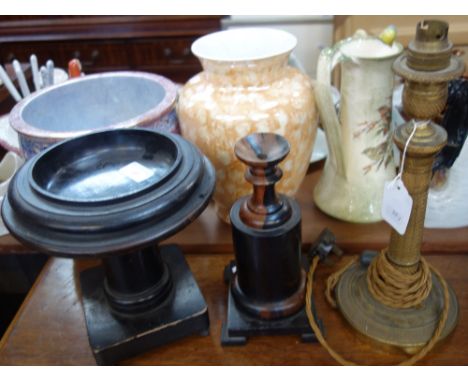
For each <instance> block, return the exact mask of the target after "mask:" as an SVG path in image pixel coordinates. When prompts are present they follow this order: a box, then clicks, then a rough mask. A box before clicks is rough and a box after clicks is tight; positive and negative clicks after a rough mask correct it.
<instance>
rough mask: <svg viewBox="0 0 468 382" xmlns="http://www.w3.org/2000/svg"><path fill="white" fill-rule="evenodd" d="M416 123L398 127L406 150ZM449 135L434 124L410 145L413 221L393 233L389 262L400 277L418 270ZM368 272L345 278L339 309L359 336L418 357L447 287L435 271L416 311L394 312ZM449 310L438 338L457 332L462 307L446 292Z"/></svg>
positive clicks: (360, 269) (407, 171)
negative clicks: (430, 196)
mask: <svg viewBox="0 0 468 382" xmlns="http://www.w3.org/2000/svg"><path fill="white" fill-rule="evenodd" d="M413 126H414V124H413V123H412V122H409V123H407V124H405V125H402V126H399V127H398V129H397V130H396V132H395V136H394V141H395V143H396V144H397V146H398V148H399V149H400V150H403V148H404V146H405V144H406V142H407V140H408V137H409V136H410V134H411V133H412V130H413V128H414V127H413ZM446 141H447V133H446V132H445V130H444V129H443V128H442V127H440V126H438V125H436V124H435V123H433V122H428V123H426V124H424V125H422V126H419V127H418V128H417V129H416V132H415V134H414V136H413V138H412V139H411V140H410V143H409V144H408V148H407V152H406V158H405V165H404V171H403V176H402V179H403V183H404V184H405V186H406V188H407V189H408V192H409V194H410V195H411V197H412V198H413V206H412V210H411V216H410V220H409V222H408V226H407V228H406V232H405V233H404V234H403V235H400V234H399V233H398V232H397V231H395V230H394V229H392V232H391V237H390V244H389V248H388V252H387V253H386V258H387V260H388V261H389V263H391V264H392V266H393V267H395V268H396V269H398V271H400V272H401V273H405V274H411V273H412V272H413V271H414V270H416V269H417V267H418V266H419V265H420V259H421V253H420V248H421V242H422V234H423V223H424V216H425V211H426V202H427V193H428V188H429V182H430V177H431V168H432V163H433V160H434V156H435V155H436V154H437V152H439V151H440V150H441V149H442V147H443V146H444V145H445V144H446ZM367 273H368V268H367V267H366V266H365V265H362V264H359V263H358V264H354V265H353V266H351V267H350V268H349V269H347V270H346V271H345V272H344V274H343V275H342V276H341V278H340V280H339V283H338V285H337V287H336V289H335V295H336V301H337V304H338V307H339V309H340V310H341V312H342V314H343V316H344V317H345V318H346V319H347V321H348V322H349V323H350V324H351V325H352V326H353V327H354V328H355V329H356V330H357V331H358V332H360V333H361V334H364V335H365V336H368V337H370V338H372V339H374V340H376V341H378V342H380V343H384V344H387V345H393V346H397V347H399V348H403V350H405V351H406V352H408V353H414V352H416V351H417V350H419V349H420V348H421V347H422V346H424V345H425V344H426V343H427V342H428V341H429V340H430V339H431V337H432V336H433V334H434V331H435V329H436V327H437V326H438V325H439V320H440V317H441V314H442V311H443V309H444V288H443V286H442V283H441V282H440V280H439V279H438V277H436V276H435V274H434V273H433V272H432V274H431V276H432V288H431V289H430V292H429V294H428V296H427V297H426V298H425V299H424V300H423V301H422V302H421V303H419V304H418V305H417V306H415V307H410V308H395V307H391V306H388V305H385V304H384V303H382V302H380V301H378V300H377V299H376V298H375V297H374V296H373V295H372V294H371V292H370V290H369V287H368V283H367ZM448 293H449V298H448V300H449V304H448V305H449V310H448V316H447V320H446V322H445V326H444V328H443V330H442V332H441V335H440V337H439V340H440V339H443V338H445V337H446V336H447V335H448V334H449V333H451V332H452V330H453V329H454V328H455V325H456V323H457V316H458V303H457V299H456V296H455V293H454V292H453V290H452V289H451V288H450V287H448Z"/></svg>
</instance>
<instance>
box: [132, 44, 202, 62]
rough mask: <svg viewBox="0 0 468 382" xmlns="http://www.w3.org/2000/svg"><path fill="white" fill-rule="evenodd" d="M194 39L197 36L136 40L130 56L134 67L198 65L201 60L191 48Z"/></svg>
mask: <svg viewBox="0 0 468 382" xmlns="http://www.w3.org/2000/svg"><path fill="white" fill-rule="evenodd" d="M193 41H195V37H192V38H189V37H187V38H167V39H154V40H134V41H133V42H132V44H131V48H130V52H131V55H130V57H131V59H132V63H133V66H134V67H147V66H158V67H164V66H166V67H174V66H176V67H177V66H187V65H189V66H193V65H195V66H198V65H199V61H198V59H197V58H196V57H195V56H194V55H193V54H192V51H191V50H190V47H191V46H192V43H193Z"/></svg>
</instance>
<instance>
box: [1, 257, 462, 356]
mask: <svg viewBox="0 0 468 382" xmlns="http://www.w3.org/2000/svg"><path fill="white" fill-rule="evenodd" d="M346 257H348V256H346ZM186 258H187V260H188V263H189V265H190V267H191V269H192V271H193V273H194V275H195V278H196V280H197V282H198V283H199V285H200V288H201V290H202V292H203V295H204V296H205V299H206V301H207V304H208V311H209V315H210V323H211V324H210V334H209V336H206V337H202V336H191V337H187V338H185V339H182V340H179V341H176V342H173V343H171V344H167V345H164V346H161V347H158V348H155V349H153V350H151V351H148V352H147V353H144V354H142V355H139V356H136V357H133V358H130V359H127V360H126V361H124V362H122V363H123V364H126V365H336V363H335V361H334V360H333V359H332V358H331V357H330V356H329V355H328V353H327V352H326V350H325V349H324V348H323V347H322V346H321V345H320V344H318V343H314V344H304V343H301V342H299V340H298V337H296V336H265V337H254V338H250V339H249V341H248V343H247V345H245V346H239V347H222V346H221V345H220V333H221V323H222V320H223V319H224V317H225V314H226V300H227V299H226V297H227V286H226V285H225V284H224V282H223V277H222V273H223V268H224V266H225V265H226V264H227V263H228V261H229V260H230V259H232V255H227V254H222V255H218V256H213V255H212V254H210V255H203V254H197V255H187V256H186ZM427 259H428V261H429V262H430V263H431V264H433V265H434V266H436V267H437V268H438V269H439V270H440V271H441V272H442V274H443V275H444V276H445V277H446V279H447V281H448V282H449V283H450V284H451V285H452V287H453V288H454V290H455V292H456V294H457V296H458V301H459V305H460V316H459V322H458V326H457V327H456V329H455V331H454V332H453V333H452V334H451V335H450V336H449V337H448V338H447V339H446V340H445V341H444V342H442V343H440V344H438V345H437V346H436V348H435V349H433V351H432V352H431V353H430V354H429V355H428V356H426V358H425V359H424V360H423V361H421V362H420V363H419V364H421V365H468V349H467V348H466V344H467V343H468V277H467V276H466V271H465V270H466V269H467V267H468V256H466V255H453V254H452V255H450V254H444V255H429V256H427ZM347 260H348V259H347V258H345V259H343V260H341V261H337V263H336V264H334V265H332V266H330V265H325V264H321V265H320V266H319V269H318V271H317V278H316V279H317V282H316V291H315V299H316V305H317V311H318V314H319V316H320V317H321V318H322V319H323V321H324V324H325V327H326V332H327V338H328V341H329V342H330V344H331V345H332V346H333V347H334V348H335V349H336V350H337V351H338V352H340V353H341V354H342V355H343V356H345V357H346V358H349V359H351V360H354V361H356V362H359V363H362V362H364V363H366V364H393V363H397V362H400V361H402V360H403V359H404V355H403V354H401V353H399V352H397V351H389V349H383V348H382V347H380V346H379V345H377V344H375V343H372V342H370V341H368V340H364V339H363V338H362V337H360V336H358V335H357V334H356V333H355V332H354V331H353V330H352V329H351V328H350V326H349V325H348V324H347V323H346V322H345V321H344V319H343V318H342V317H341V316H340V314H339V313H338V312H337V311H335V310H333V309H332V308H330V307H329V306H328V304H327V302H326V301H325V299H324V298H323V290H324V280H325V278H326V277H327V276H328V275H329V274H330V273H331V272H332V271H333V270H335V269H336V268H337V267H340V266H342V265H343V262H345V261H347ZM95 263H96V262H93V261H90V260H81V261H75V262H73V260H69V259H51V260H50V261H49V262H48V263H47V265H46V266H45V268H44V270H43V272H42V273H41V275H40V277H39V279H38V280H37V282H36V284H35V286H34V288H33V290H32V292H31V293H30V294H29V295H28V297H27V298H26V300H25V302H24V303H23V305H22V307H21V309H20V312H19V313H18V314H17V316H16V317H15V320H14V322H13V323H12V325H11V326H10V327H9V329H8V331H7V333H6V334H5V336H4V337H3V339H2V341H1V342H0V364H1V365H94V364H95V361H94V358H93V355H92V353H91V349H90V347H89V344H88V339H87V335H86V326H85V321H84V315H83V309H82V305H81V303H80V298H79V292H77V290H78V291H79V287H77V286H76V280H77V278H76V276H75V274H76V273H77V272H79V271H80V270H82V269H85V268H87V267H89V266H92V265H94V264H95Z"/></svg>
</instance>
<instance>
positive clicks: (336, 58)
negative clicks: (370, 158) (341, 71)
mask: <svg viewBox="0 0 468 382" xmlns="http://www.w3.org/2000/svg"><path fill="white" fill-rule="evenodd" d="M344 59H345V56H344V55H343V54H342V53H341V51H340V49H339V48H338V47H337V45H335V46H334V47H332V48H324V49H322V51H321V52H320V55H319V60H318V65H317V82H316V85H315V90H314V93H315V99H316V102H317V107H318V110H319V114H320V120H321V123H322V127H323V129H324V131H325V135H326V137H327V144H328V152H329V153H330V154H329V159H330V161H331V162H332V163H334V165H335V167H336V170H337V172H338V173H339V174H340V175H342V176H343V177H345V178H346V167H345V161H344V157H343V150H342V144H341V142H342V138H341V124H340V121H339V120H338V115H337V112H336V109H335V105H334V104H333V99H332V92H331V75H332V72H333V69H334V68H335V66H336V65H337V64H338V63H340V62H342V61H343V60H344Z"/></svg>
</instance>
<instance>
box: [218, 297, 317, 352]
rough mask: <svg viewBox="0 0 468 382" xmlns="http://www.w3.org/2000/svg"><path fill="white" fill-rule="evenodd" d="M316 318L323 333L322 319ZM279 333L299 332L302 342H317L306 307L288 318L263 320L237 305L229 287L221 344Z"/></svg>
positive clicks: (228, 344) (237, 342) (230, 343)
mask: <svg viewBox="0 0 468 382" xmlns="http://www.w3.org/2000/svg"><path fill="white" fill-rule="evenodd" d="M312 305H313V304H312ZM314 310H315V309H314ZM314 315H315V312H314ZM315 316H316V315H315ZM315 319H316V321H317V323H318V325H319V327H320V329H321V331H322V333H323V325H322V321H321V320H319V319H317V317H316V318H315ZM277 334H279V335H281V334H282V335H287V334H297V335H299V336H300V339H301V341H302V342H317V338H316V336H315V333H314V332H313V330H312V328H311V327H310V325H309V321H308V319H307V314H306V311H305V307H304V308H302V309H301V310H300V311H299V312H297V313H296V314H294V315H292V316H289V317H286V318H281V319H275V320H262V319H260V318H256V317H253V316H251V315H249V314H248V313H244V312H243V311H242V310H241V309H240V308H239V307H238V306H237V304H236V302H235V300H234V297H233V296H232V293H231V288H229V295H228V309H227V317H226V321H225V322H224V323H223V326H222V328H221V345H223V346H235V345H245V344H246V343H247V338H248V337H251V336H259V335H277Z"/></svg>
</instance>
